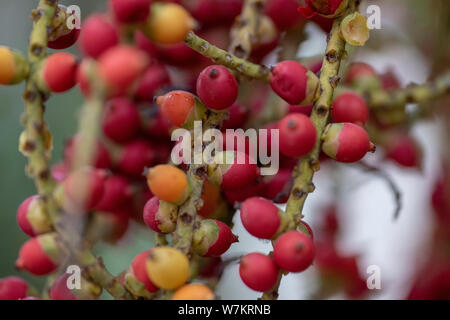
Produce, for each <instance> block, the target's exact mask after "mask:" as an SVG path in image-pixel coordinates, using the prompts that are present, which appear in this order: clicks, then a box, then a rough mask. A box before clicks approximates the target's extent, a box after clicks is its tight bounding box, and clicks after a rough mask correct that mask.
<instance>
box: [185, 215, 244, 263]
mask: <svg viewBox="0 0 450 320" xmlns="http://www.w3.org/2000/svg"><path fill="white" fill-rule="evenodd" d="M237 241H238V240H237V237H236V236H235V235H234V234H233V233H232V232H231V229H230V227H229V226H227V225H226V224H225V223H223V222H221V221H218V220H214V219H205V220H202V221H201V222H200V225H199V228H198V229H196V230H195V231H194V236H193V240H192V248H193V250H194V252H195V253H197V254H198V255H200V256H202V257H218V256H220V255H222V254H224V253H225V252H226V251H227V250H228V249H229V248H230V246H231V245H232V244H233V243H234V242H237Z"/></svg>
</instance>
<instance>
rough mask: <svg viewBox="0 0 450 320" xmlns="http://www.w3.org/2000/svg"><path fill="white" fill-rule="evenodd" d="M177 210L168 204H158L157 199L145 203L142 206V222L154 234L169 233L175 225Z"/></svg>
mask: <svg viewBox="0 0 450 320" xmlns="http://www.w3.org/2000/svg"><path fill="white" fill-rule="evenodd" d="M177 217H178V208H177V206H175V205H173V204H170V203H168V202H160V201H159V199H158V198H157V197H153V198H151V199H150V200H148V201H147V203H146V204H145V206H144V214H143V218H144V222H145V224H146V225H147V226H148V227H149V228H150V229H152V230H153V231H155V232H158V233H171V232H173V231H175V228H176V225H177Z"/></svg>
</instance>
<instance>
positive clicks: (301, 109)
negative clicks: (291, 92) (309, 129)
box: [288, 104, 313, 117]
mask: <svg viewBox="0 0 450 320" xmlns="http://www.w3.org/2000/svg"><path fill="white" fill-rule="evenodd" d="M312 109H313V105H312V104H310V105H308V106H294V105H292V104H290V105H289V107H288V113H301V114H304V115H305V116H307V117H309V116H310V115H311V112H312Z"/></svg>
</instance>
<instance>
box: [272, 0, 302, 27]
mask: <svg viewBox="0 0 450 320" xmlns="http://www.w3.org/2000/svg"><path fill="white" fill-rule="evenodd" d="M297 8H298V1H296V0H269V1H267V3H266V7H265V10H264V11H265V13H266V15H267V16H269V17H270V18H271V19H272V21H273V22H274V23H275V25H276V26H277V28H278V29H279V30H280V31H284V30H287V29H289V28H291V27H293V26H295V25H296V24H297V23H299V22H300V21H301V20H302V18H303V17H302V15H301V14H300V13H299V12H298V11H297Z"/></svg>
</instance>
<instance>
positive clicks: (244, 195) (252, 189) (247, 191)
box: [224, 178, 264, 205]
mask: <svg viewBox="0 0 450 320" xmlns="http://www.w3.org/2000/svg"><path fill="white" fill-rule="evenodd" d="M263 188H264V182H263V180H262V179H259V178H256V179H255V181H254V182H252V183H251V184H249V185H248V186H245V187H244V188H242V189H233V190H225V191H224V194H225V199H227V201H228V203H230V204H232V205H235V204H236V203H237V202H238V203H239V202H243V201H245V200H247V199H248V198H251V197H256V196H260V195H261V194H262V190H263Z"/></svg>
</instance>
